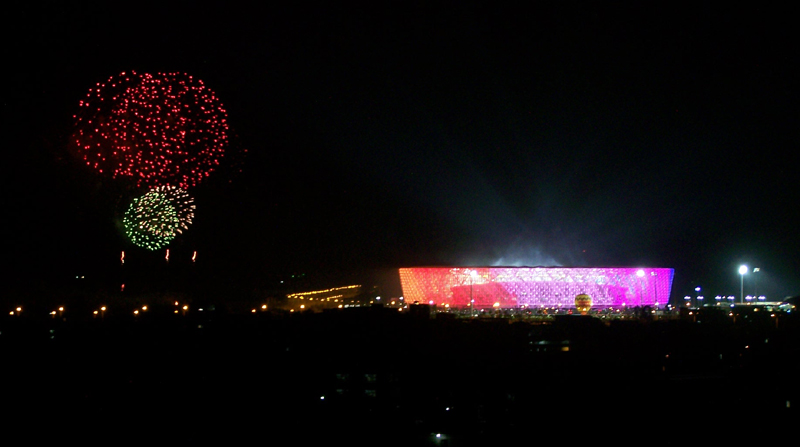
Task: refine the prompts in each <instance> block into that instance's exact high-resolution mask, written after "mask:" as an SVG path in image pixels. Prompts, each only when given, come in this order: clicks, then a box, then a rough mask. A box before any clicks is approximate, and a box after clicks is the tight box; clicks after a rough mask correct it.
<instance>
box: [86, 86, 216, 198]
mask: <svg viewBox="0 0 800 447" xmlns="http://www.w3.org/2000/svg"><path fill="white" fill-rule="evenodd" d="M72 143H73V144H74V145H75V146H74V147H75V149H76V151H77V152H78V154H79V155H80V157H81V158H82V159H83V160H84V161H85V162H86V164H87V165H89V166H91V167H92V168H94V169H96V170H98V171H99V172H101V173H103V174H107V175H111V176H112V177H113V178H129V179H131V180H132V181H134V182H135V183H136V186H158V185H164V184H172V185H178V186H180V187H181V188H183V189H186V188H189V187H191V186H195V185H197V184H198V183H199V182H201V181H202V180H203V179H205V178H206V177H208V176H209V175H210V174H211V173H212V172H213V171H214V170H215V169H216V168H217V166H219V164H220V159H221V158H222V156H223V155H224V153H225V150H226V148H227V147H228V144H229V128H228V123H227V113H226V112H225V109H224V107H223V105H222V103H221V102H220V101H219V100H218V99H217V97H216V96H215V95H214V92H213V91H211V90H210V89H209V88H208V87H206V86H205V85H204V84H203V82H202V81H201V80H199V79H194V78H192V77H191V76H189V75H187V74H180V73H158V74H155V75H151V74H147V73H145V74H138V73H135V72H130V73H121V74H120V75H118V76H112V77H111V78H109V79H108V81H106V82H105V83H101V84H97V86H95V87H94V88H92V89H90V90H89V93H88V94H87V96H86V99H84V100H83V101H81V102H80V108H79V112H78V113H77V114H76V115H75V134H74V136H73V139H72Z"/></svg>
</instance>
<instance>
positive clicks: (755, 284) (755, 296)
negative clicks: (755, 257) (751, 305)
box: [753, 267, 761, 302]
mask: <svg viewBox="0 0 800 447" xmlns="http://www.w3.org/2000/svg"><path fill="white" fill-rule="evenodd" d="M759 271H761V269H760V268H758V267H753V299H754V300H756V302H758V276H759V275H756V273H758V272H759Z"/></svg>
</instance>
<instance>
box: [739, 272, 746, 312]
mask: <svg viewBox="0 0 800 447" xmlns="http://www.w3.org/2000/svg"><path fill="white" fill-rule="evenodd" d="M746 274H747V266H746V265H741V266H739V276H741V277H742V278H741V279H742V281H741V288H740V289H739V300H740V302H741V303H742V304H744V275H746Z"/></svg>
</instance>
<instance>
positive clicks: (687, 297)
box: [683, 295, 767, 302]
mask: <svg viewBox="0 0 800 447" xmlns="http://www.w3.org/2000/svg"><path fill="white" fill-rule="evenodd" d="M683 299H684V300H686V301H689V300H691V299H692V297H691V296H689V295H686V296H685V297H683ZM696 299H698V300H703V299H705V297H703V296H702V295H698V296H697V298H696ZM714 299H715V300H717V301H722V300H728V301H731V302H732V301H733V300H735V299H736V297H735V296H733V295H728V296H721V295H717V296H715V297H714ZM744 299H745V300H747V301H753V300H757V301H766V300H767V297H766V296H764V295H760V296H757V297H756V296H753V295H747V296H746V297H744Z"/></svg>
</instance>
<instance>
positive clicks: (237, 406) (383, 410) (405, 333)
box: [0, 308, 800, 446]
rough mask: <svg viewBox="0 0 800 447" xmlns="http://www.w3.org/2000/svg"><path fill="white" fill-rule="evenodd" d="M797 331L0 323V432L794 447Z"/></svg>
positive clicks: (708, 323)
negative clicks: (772, 446) (777, 445)
mask: <svg viewBox="0 0 800 447" xmlns="http://www.w3.org/2000/svg"><path fill="white" fill-rule="evenodd" d="M798 320H800V319H798V318H797V317H796V316H795V315H791V314H789V315H785V314H784V315H781V316H779V317H770V316H769V315H766V314H763V313H762V314H761V315H757V314H751V315H749V316H747V317H746V318H745V317H740V318H739V319H738V320H737V321H736V322H734V321H733V320H732V319H730V318H725V316H724V315H722V314H716V313H707V314H706V315H703V316H702V317H701V318H699V319H697V318H682V319H681V318H673V319H669V320H658V321H653V320H640V319H633V320H615V321H611V322H604V321H602V320H600V319H597V318H592V317H577V316H575V317H572V316H570V317H566V316H565V317H564V318H559V319H558V320H556V321H554V322H550V323H548V324H534V323H531V322H510V321H509V320H504V319H490V320H465V319H452V318H444V317H437V318H433V319H431V318H425V317H420V316H414V315H408V314H401V313H399V312H397V311H390V310H388V309H381V308H362V309H352V310H344V311H338V312H332V313H327V312H326V313H317V314H302V315H301V314H291V315H275V314H269V313H259V314H257V315H229V314H227V315H226V314H218V313H214V312H205V313H194V314H190V315H170V314H164V315H161V316H159V315H155V314H150V315H142V316H140V317H139V318H137V319H133V318H119V319H114V318H110V317H107V318H104V319H93V320H87V321H80V322H73V321H71V320H69V319H66V320H64V319H52V320H42V321H28V320H26V319H25V318H11V317H6V318H5V319H4V320H3V321H2V327H0V355H2V361H1V362H2V363H0V365H2V366H1V367H2V373H1V375H0V384H2V390H3V391H2V405H3V407H4V412H5V414H6V415H7V416H5V417H4V419H3V429H4V432H5V433H7V434H13V435H14V436H17V437H21V438H22V439H24V440H27V442H26V443H34V442H37V441H51V440H64V441H67V440H69V441H80V442H82V443H84V444H87V443H88V444H117V443H121V442H125V443H127V442H137V443H138V442H148V443H152V442H159V443H162V442H172V443H180V444H181V445H189V444H191V443H195V442H202V443H203V444H208V443H219V444H224V445H243V444H272V445H312V444H320V445H321V444H328V443H332V442H335V443H338V442H342V441H344V442H346V443H347V444H348V445H353V444H356V445H376V446H381V445H450V446H458V445H495V444H498V443H504V444H511V445H535V444H544V443H548V444H549V443H552V442H559V443H566V444H567V445H577V444H585V443H587V442H603V443H606V442H613V443H614V444H617V445H620V444H621V445H653V444H655V445H679V444H689V445H699V444H708V443H714V444H718V443H721V442H737V443H739V442H743V441H758V442H769V443H772V442H773V441H777V440H781V442H782V443H785V440H786V439H787V438H786V437H787V436H788V440H790V441H791V442H790V444H791V443H792V442H796V441H797V433H798V426H800V424H799V422H800V421H799V420H798V410H797V409H798V407H800V395H798V391H797V390H798V385H797V384H798V379H800V343H798V342H799V341H800V337H799V336H798V334H800V324H798V323H800V321H798ZM437 434H439V436H438V437H437Z"/></svg>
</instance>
